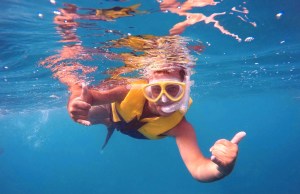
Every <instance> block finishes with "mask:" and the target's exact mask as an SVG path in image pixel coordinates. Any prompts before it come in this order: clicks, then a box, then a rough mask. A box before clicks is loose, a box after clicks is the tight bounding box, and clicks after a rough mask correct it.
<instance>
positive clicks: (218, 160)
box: [210, 131, 246, 175]
mask: <svg viewBox="0 0 300 194" xmlns="http://www.w3.org/2000/svg"><path fill="white" fill-rule="evenodd" d="M245 136H246V133H245V132H244V131H241V132H238V133H237V134H236V135H235V136H234V137H233V138H232V140H231V141H228V140H226V139H220V140H218V141H216V142H215V144H214V145H213V146H212V147H211V148H210V152H211V153H212V156H211V161H213V162H214V163H215V164H217V165H218V170H219V171H220V172H221V173H222V174H224V175H226V174H229V173H230V172H231V171H232V169H233V167H234V163H235V160H236V157H237V154H238V143H239V142H240V141H241V140H242V139H243V138H244V137H245Z"/></svg>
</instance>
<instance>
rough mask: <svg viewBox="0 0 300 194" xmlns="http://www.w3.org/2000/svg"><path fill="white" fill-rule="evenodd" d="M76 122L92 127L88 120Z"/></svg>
mask: <svg viewBox="0 0 300 194" xmlns="http://www.w3.org/2000/svg"><path fill="white" fill-rule="evenodd" d="M76 122H78V123H80V124H82V125H86V126H90V125H91V122H90V121H88V120H82V119H78V120H77V121H76Z"/></svg>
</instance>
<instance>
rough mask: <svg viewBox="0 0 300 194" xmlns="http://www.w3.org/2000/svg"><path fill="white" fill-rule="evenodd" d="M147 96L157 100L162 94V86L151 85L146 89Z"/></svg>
mask: <svg viewBox="0 0 300 194" xmlns="http://www.w3.org/2000/svg"><path fill="white" fill-rule="evenodd" d="M145 91H146V95H147V97H148V98H150V99H153V100H154V99H156V98H157V97H158V96H159V95H160V93H161V91H162V90H161V87H160V85H149V86H147V87H146V88H145Z"/></svg>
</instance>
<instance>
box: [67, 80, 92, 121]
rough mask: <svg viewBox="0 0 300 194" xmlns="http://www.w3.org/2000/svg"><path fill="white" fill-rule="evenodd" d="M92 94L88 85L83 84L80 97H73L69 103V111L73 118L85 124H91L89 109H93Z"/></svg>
mask: <svg viewBox="0 0 300 194" xmlns="http://www.w3.org/2000/svg"><path fill="white" fill-rule="evenodd" d="M91 101H92V96H91V94H90V92H89V90H88V87H87V85H85V84H82V88H81V94H80V96H79V97H76V98H74V99H72V100H71V101H70V103H69V105H68V111H69V114H70V116H71V118H72V119H73V120H74V121H76V122H78V123H81V124H83V125H87V126H88V125H91V122H90V121H89V119H88V115H89V110H90V109H91V107H92V106H91Z"/></svg>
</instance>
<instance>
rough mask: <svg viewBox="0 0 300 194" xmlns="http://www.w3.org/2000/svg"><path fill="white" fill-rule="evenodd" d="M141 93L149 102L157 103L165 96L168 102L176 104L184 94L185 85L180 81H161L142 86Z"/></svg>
mask: <svg viewBox="0 0 300 194" xmlns="http://www.w3.org/2000/svg"><path fill="white" fill-rule="evenodd" d="M143 93H144V95H145V97H146V99H147V100H148V101H150V102H157V101H159V99H161V98H162V97H163V95H165V96H166V97H167V98H168V99H169V100H171V101H173V102H178V101H179V100H181V99H182V97H183V96H184V93H185V83H183V82H180V81H177V80H176V81H172V80H162V81H157V82H156V81H155V82H152V83H149V84H146V85H144V86H143Z"/></svg>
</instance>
